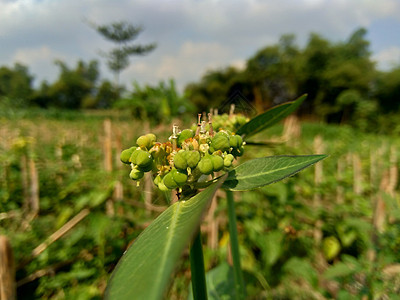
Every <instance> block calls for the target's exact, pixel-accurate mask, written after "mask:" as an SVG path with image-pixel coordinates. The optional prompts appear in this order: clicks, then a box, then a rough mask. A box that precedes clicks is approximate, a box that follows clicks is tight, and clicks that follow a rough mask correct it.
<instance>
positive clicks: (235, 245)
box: [226, 190, 246, 299]
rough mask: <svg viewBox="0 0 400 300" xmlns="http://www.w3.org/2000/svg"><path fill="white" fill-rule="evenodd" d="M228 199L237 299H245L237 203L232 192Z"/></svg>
mask: <svg viewBox="0 0 400 300" xmlns="http://www.w3.org/2000/svg"><path fill="white" fill-rule="evenodd" d="M226 198H227V201H228V217H229V237H230V238H229V239H230V243H231V250H232V260H233V275H234V276H233V277H234V281H235V291H236V299H245V297H246V289H245V286H244V280H243V274H242V269H241V267H240V253H239V241H238V232H237V225H236V213H235V202H234V199H233V193H232V191H229V190H226Z"/></svg>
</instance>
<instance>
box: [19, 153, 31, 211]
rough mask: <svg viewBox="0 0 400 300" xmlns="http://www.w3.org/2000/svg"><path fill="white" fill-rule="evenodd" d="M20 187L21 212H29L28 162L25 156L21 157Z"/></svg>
mask: <svg viewBox="0 0 400 300" xmlns="http://www.w3.org/2000/svg"><path fill="white" fill-rule="evenodd" d="M21 185H22V196H23V198H24V204H23V211H25V212H27V211H29V207H30V204H29V203H30V197H29V176H28V160H27V158H26V155H22V157H21Z"/></svg>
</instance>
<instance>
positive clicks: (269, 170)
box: [222, 154, 327, 191]
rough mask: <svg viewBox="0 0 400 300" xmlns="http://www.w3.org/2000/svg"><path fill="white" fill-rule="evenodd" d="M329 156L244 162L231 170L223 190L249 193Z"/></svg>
mask: <svg viewBox="0 0 400 300" xmlns="http://www.w3.org/2000/svg"><path fill="white" fill-rule="evenodd" d="M325 157H327V155H323V154H321V155H299V156H287V155H285V156H268V157H262V158H256V159H252V160H249V161H246V162H244V163H243V164H241V165H239V166H237V167H236V168H234V169H233V170H231V171H230V172H229V173H228V174H229V175H228V178H227V179H226V180H225V182H224V184H223V186H222V187H223V188H225V189H229V190H231V191H247V190H252V189H255V188H259V187H262V186H264V185H268V184H270V183H274V182H277V181H279V180H282V179H284V178H286V177H289V176H292V175H294V174H296V173H297V172H299V171H301V170H302V169H304V168H306V167H308V166H311V165H312V164H315V163H316V162H318V161H320V160H322V159H324V158H325Z"/></svg>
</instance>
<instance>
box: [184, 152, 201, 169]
mask: <svg viewBox="0 0 400 300" xmlns="http://www.w3.org/2000/svg"><path fill="white" fill-rule="evenodd" d="M199 161H200V152H199V151H196V150H193V151H187V152H186V162H187V166H188V167H189V168H192V169H194V168H196V166H197V164H198V163H199Z"/></svg>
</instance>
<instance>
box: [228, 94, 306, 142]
mask: <svg viewBox="0 0 400 300" xmlns="http://www.w3.org/2000/svg"><path fill="white" fill-rule="evenodd" d="M306 98H307V95H306V94H304V95H303V96H301V97H299V98H298V99H296V100H295V101H292V102H287V103H283V104H281V105H277V106H274V107H273V108H271V109H269V110H267V111H266V112H264V113H262V114H260V115H258V116H256V117H254V118H253V119H251V120H250V121H249V122H247V123H246V124H244V125H243V126H242V127H240V128H239V129H238V131H237V132H236V134H239V135H243V136H245V137H249V136H252V135H254V134H256V133H258V132H260V131H262V130H264V129H267V128H268V127H271V126H272V125H274V124H276V123H277V122H279V121H281V120H282V119H284V118H286V117H287V116H288V115H290V114H291V113H292V112H294V111H295V110H296V109H297V108H298V107H299V106H300V104H301V103H303V101H304V100H305V99H306Z"/></svg>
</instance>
